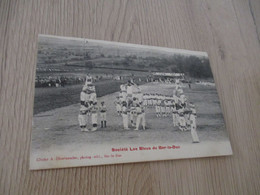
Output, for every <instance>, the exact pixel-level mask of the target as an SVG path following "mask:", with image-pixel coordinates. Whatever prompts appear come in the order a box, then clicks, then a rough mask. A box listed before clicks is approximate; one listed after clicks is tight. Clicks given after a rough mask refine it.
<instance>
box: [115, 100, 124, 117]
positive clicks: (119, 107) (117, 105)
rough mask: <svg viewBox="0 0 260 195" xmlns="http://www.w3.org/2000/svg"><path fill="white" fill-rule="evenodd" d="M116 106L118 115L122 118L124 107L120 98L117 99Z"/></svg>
mask: <svg viewBox="0 0 260 195" xmlns="http://www.w3.org/2000/svg"><path fill="white" fill-rule="evenodd" d="M115 105H116V111H117V115H118V116H120V115H121V112H122V105H121V101H120V99H119V96H117V97H116V101H115Z"/></svg>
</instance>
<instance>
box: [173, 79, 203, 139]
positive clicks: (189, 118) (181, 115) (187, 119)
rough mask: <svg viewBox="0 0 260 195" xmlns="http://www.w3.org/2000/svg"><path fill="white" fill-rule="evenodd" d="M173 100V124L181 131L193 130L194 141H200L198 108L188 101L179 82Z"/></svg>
mask: <svg viewBox="0 0 260 195" xmlns="http://www.w3.org/2000/svg"><path fill="white" fill-rule="evenodd" d="M173 97H174V98H173V100H172V101H171V111H172V119H173V126H178V127H179V129H180V130H181V131H188V130H189V131H191V136H192V140H193V143H199V137H198V134H197V131H196V129H197V124H196V109H195V106H194V104H193V103H192V102H190V103H188V101H187V98H186V96H185V95H184V93H183V89H182V88H181V85H180V84H179V83H178V82H177V83H176V87H175V90H174V92H173Z"/></svg>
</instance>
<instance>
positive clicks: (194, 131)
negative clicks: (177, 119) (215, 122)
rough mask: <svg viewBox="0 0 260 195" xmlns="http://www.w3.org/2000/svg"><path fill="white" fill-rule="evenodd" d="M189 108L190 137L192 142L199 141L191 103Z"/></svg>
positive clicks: (193, 107)
mask: <svg viewBox="0 0 260 195" xmlns="http://www.w3.org/2000/svg"><path fill="white" fill-rule="evenodd" d="M190 109H191V114H190V123H191V124H190V125H191V137H192V141H193V143H199V142H200V140H199V136H198V134H197V125H196V110H195V106H194V104H193V103H190Z"/></svg>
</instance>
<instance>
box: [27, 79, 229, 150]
mask: <svg viewBox="0 0 260 195" xmlns="http://www.w3.org/2000/svg"><path fill="white" fill-rule="evenodd" d="M173 88H174V86H173V85H169V84H158V83H156V84H155V83H147V84H145V85H142V86H141V89H142V91H143V92H144V93H148V92H150V93H153V92H157V93H162V94H166V95H170V94H172V91H173ZM117 93H118V92H115V93H112V94H109V95H105V96H102V97H100V98H99V100H100V101H101V100H104V101H105V103H106V105H107V109H108V112H107V113H108V114H107V126H108V127H107V128H105V129H101V128H99V129H98V131H96V132H81V131H80V129H79V126H78V119H77V117H78V112H79V104H78V103H76V104H72V105H69V106H65V107H61V108H56V109H52V110H49V111H46V112H41V113H39V114H36V115H35V116H34V129H33V132H32V148H33V149H34V150H42V149H47V148H49V147H55V146H59V147H63V146H66V145H67V146H69V145H70V144H72V145H73V144H76V145H77V144H101V143H102V144H104V143H110V144H111V143H114V142H116V143H129V144H138V143H157V142H160V143H166V142H183V143H191V142H192V140H191V135H190V132H180V131H178V129H177V128H176V127H173V126H172V119H171V117H167V118H156V115H155V109H154V108H148V109H147V110H146V121H147V130H145V131H132V130H130V131H126V130H123V125H122V118H121V117H120V116H117V113H116V110H115V105H114V101H115V97H116V95H117ZM184 93H185V94H186V95H187V97H188V99H189V101H192V102H194V103H195V106H196V109H197V114H198V118H197V125H198V129H197V132H198V135H199V137H200V140H201V142H203V141H220V140H227V135H226V131H225V126H224V120H223V117H222V114H221V109H220V105H219V101H218V96H217V92H216V89H215V88H214V87H212V86H202V85H197V84H196V85H195V84H194V85H192V88H191V89H189V88H187V87H185V86H184ZM76 95H77V96H78V94H76ZM89 120H90V119H89ZM90 126H91V124H90V121H89V127H90Z"/></svg>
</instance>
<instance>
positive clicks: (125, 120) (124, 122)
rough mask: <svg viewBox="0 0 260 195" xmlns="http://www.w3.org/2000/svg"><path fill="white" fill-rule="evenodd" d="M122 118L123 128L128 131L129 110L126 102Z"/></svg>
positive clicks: (123, 105) (123, 106) (123, 104)
mask: <svg viewBox="0 0 260 195" xmlns="http://www.w3.org/2000/svg"><path fill="white" fill-rule="evenodd" d="M122 118H123V126H124V129H125V130H128V129H129V128H128V109H127V105H126V102H122Z"/></svg>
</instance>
